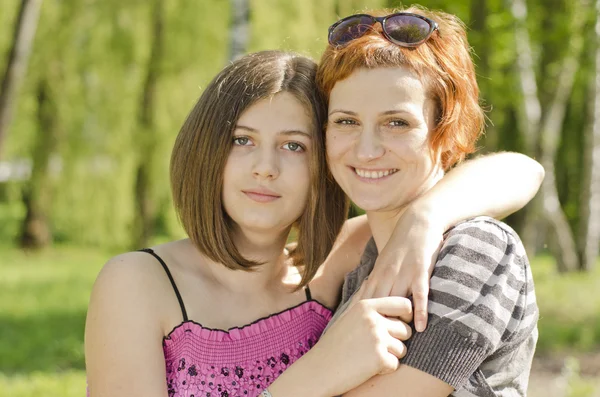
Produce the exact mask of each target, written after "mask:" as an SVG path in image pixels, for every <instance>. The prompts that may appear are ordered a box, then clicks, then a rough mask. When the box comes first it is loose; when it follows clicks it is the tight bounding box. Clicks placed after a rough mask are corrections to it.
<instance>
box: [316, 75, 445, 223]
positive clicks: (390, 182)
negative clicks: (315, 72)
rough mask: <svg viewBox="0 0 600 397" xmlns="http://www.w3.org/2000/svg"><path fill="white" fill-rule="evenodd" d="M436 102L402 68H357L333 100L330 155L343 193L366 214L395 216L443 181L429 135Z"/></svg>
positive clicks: (336, 88)
mask: <svg viewBox="0 0 600 397" xmlns="http://www.w3.org/2000/svg"><path fill="white" fill-rule="evenodd" d="M435 114H436V108H435V102H434V100H433V99H431V98H429V97H428V95H427V90H426V87H425V86H424V84H423V82H422V81H421V80H420V79H419V78H418V76H417V75H416V74H414V73H413V72H412V71H410V70H409V69H406V68H403V67H395V68H376V69H358V70H356V71H355V72H354V73H352V74H351V75H350V76H349V77H348V78H346V79H344V80H340V81H338V82H337V83H336V84H335V86H334V87H333V90H332V91H331V94H330V97H329V120H328V123H327V156H328V159H329V165H330V168H331V172H332V173H333V176H334V177H335V179H336V181H337V182H338V183H339V184H340V186H341V187H342V189H343V190H344V191H345V192H346V194H347V195H348V196H349V197H350V199H351V200H352V201H353V202H354V203H356V205H358V206H359V207H361V208H363V209H364V210H366V211H376V212H385V211H394V210H397V209H400V208H401V207H403V206H404V205H406V204H408V203H409V202H411V201H412V200H414V199H415V198H416V197H418V196H419V195H420V194H422V193H424V192H425V191H427V190H428V189H430V188H431V187H432V186H433V185H434V184H435V183H436V182H437V181H438V180H439V178H440V177H441V169H440V162H439V159H434V158H432V154H431V150H430V147H429V139H428V137H429V132H430V131H432V130H433V128H434V126H435Z"/></svg>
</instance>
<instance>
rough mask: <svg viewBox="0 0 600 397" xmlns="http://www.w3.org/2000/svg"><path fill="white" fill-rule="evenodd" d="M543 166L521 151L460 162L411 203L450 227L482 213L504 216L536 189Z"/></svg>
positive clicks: (542, 176)
mask: <svg viewBox="0 0 600 397" xmlns="http://www.w3.org/2000/svg"><path fill="white" fill-rule="evenodd" d="M543 178H544V169H543V168H542V166H541V165H540V164H539V163H538V162H536V161H535V160H533V159H531V158H529V157H527V156H525V155H522V154H519V153H510V152H503V153H494V154H491V155H487V156H483V157H479V158H476V159H473V160H470V161H466V162H464V163H463V164H461V165H459V166H457V167H456V168H454V169H453V170H451V171H450V172H448V173H447V174H446V175H445V176H444V178H442V179H441V180H440V181H439V182H438V183H437V184H436V185H435V186H434V187H433V188H432V189H430V190H429V191H428V192H426V193H425V194H424V195H423V196H421V197H419V198H418V199H417V200H415V201H414V202H413V204H412V205H411V207H412V210H413V211H417V212H421V213H425V214H428V215H429V216H431V215H433V216H434V218H436V219H438V222H439V223H441V226H443V227H444V228H448V227H450V226H452V225H454V224H456V223H458V222H460V221H463V220H465V219H468V218H472V217H475V216H479V215H487V216H490V217H493V218H498V219H499V218H503V217H505V216H507V215H510V214H511V213H513V212H515V211H517V210H519V209H521V208H523V207H524V206H525V204H527V203H528V202H529V201H530V200H531V199H532V198H533V197H534V196H535V194H536V193H537V191H538V189H539V187H540V185H541V183H542V180H543ZM430 219H431V218H430Z"/></svg>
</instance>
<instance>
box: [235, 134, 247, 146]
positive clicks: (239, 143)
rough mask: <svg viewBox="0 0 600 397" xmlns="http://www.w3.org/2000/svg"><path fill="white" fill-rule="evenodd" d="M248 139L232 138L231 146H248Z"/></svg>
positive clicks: (242, 137) (244, 137) (241, 137)
mask: <svg viewBox="0 0 600 397" xmlns="http://www.w3.org/2000/svg"><path fill="white" fill-rule="evenodd" d="M249 143H250V139H249V138H248V137H247V136H234V137H233V144H234V145H236V146H248V144H249Z"/></svg>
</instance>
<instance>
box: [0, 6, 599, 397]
mask: <svg viewBox="0 0 600 397" xmlns="http://www.w3.org/2000/svg"><path fill="white" fill-rule="evenodd" d="M420 4H422V5H423V6H426V7H428V8H431V9H442V10H445V11H447V12H450V13H454V14H456V15H458V16H459V17H460V18H461V19H462V20H463V21H464V22H465V23H466V25H467V27H468V34H469V40H470V43H471V44H472V46H473V49H474V61H475V63H476V65H477V73H478V79H479V84H480V87H481V90H482V103H483V105H484V106H485V108H486V109H487V111H488V113H487V115H488V118H489V120H488V126H487V133H486V135H485V136H484V137H483V138H482V140H481V141H480V144H479V146H480V150H479V151H478V153H486V152H490V151H498V150H511V151H519V152H523V153H526V154H528V155H530V156H532V157H534V158H536V159H538V161H540V162H541V163H542V164H543V165H544V167H545V169H546V179H545V181H544V185H543V187H542V189H541V191H540V193H539V194H538V196H537V198H536V199H535V200H534V201H533V202H532V203H530V204H529V205H528V206H527V208H526V209H525V210H523V211H520V212H519V213H517V214H515V215H513V216H511V217H509V218H508V220H507V222H508V223H509V224H510V225H512V226H513V227H514V228H515V229H516V230H517V231H518V232H519V233H520V235H521V237H522V238H523V241H524V243H525V244H526V247H527V249H528V252H529V255H530V258H531V262H532V268H533V272H534V275H535V282H536V291H537V297H538V302H539V306H540V308H541V318H540V322H539V329H540V339H539V343H538V349H537V353H536V360H535V363H534V371H533V374H532V380H531V387H530V395H532V396H561V397H562V396H600V293H599V291H600V266H599V265H598V259H597V258H598V250H599V247H598V245H599V242H600V229H599V228H600V212H599V211H600V209H599V208H598V207H599V206H600V62H597V61H596V59H599V57H600V47H599V43H600V29H595V26H596V23H597V20H598V15H599V14H600V11H599V10H600V1H599V3H598V4H596V3H595V1H592V0H587V1H586V0H422V2H421V3H420ZM399 5H400V3H399V2H397V1H390V0H302V1H300V0H250V1H248V0H125V1H124V0H45V1H42V0H0V78H2V90H1V91H0V397H8V396H10V397H25V396H47V397H58V396H60V397H69V396H81V395H83V394H84V393H85V365H84V355H83V329H84V322H85V313H86V306H87V302H88V299H89V293H90V289H91V285H92V283H93V281H94V279H95V276H96V275H97V273H98V271H99V269H100V268H101V266H102V264H103V263H104V262H105V261H106V260H107V259H108V258H109V257H111V256H113V255H115V254H117V253H119V252H122V251H124V250H129V249H133V248H139V247H144V246H147V245H149V244H154V243H157V242H160V241H165V240H168V239H172V238H178V237H181V236H182V230H181V228H180V226H179V224H178V222H177V219H176V217H175V214H174V212H173V210H172V208H171V201H170V193H169V181H168V162H169V153H170V150H171V146H172V144H173V141H174V138H175V136H176V134H177V132H178V129H179V127H180V125H181V124H182V122H183V120H184V118H185V116H186V114H187V112H188V111H189V110H190V109H191V107H192V105H193V104H194V102H195V100H196V99H197V98H198V96H199V95H200V94H201V92H202V89H203V87H205V86H206V84H207V83H208V81H209V80H210V78H211V77H212V76H214V75H215V74H216V73H217V72H218V71H219V70H220V69H221V68H222V67H223V66H224V65H225V64H226V63H227V62H228V61H229V60H230V59H233V58H235V57H236V56H239V55H240V54H242V53H245V52H251V51H257V50H264V49H275V48H280V49H286V50H294V51H297V52H300V53H302V54H305V55H309V56H312V57H314V58H315V59H318V57H319V54H320V52H321V51H322V50H323V49H324V47H325V44H326V40H327V34H326V33H327V27H328V26H329V25H330V24H331V23H333V22H334V21H336V20H337V18H338V17H339V16H346V15H349V14H351V13H353V12H355V11H363V10H365V9H367V8H379V7H382V6H387V7H390V6H392V7H394V6H399ZM405 5H410V3H405ZM28 37H31V40H28ZM16 39H18V40H17V41H18V44H17V45H16V46H15V40H16ZM16 49H18V50H16ZM140 365H141V366H140V370H143V363H140Z"/></svg>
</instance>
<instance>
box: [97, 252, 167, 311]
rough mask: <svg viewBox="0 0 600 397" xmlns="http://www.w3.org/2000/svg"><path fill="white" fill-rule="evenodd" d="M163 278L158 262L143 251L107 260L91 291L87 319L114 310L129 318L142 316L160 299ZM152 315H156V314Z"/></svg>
mask: <svg viewBox="0 0 600 397" xmlns="http://www.w3.org/2000/svg"><path fill="white" fill-rule="evenodd" d="M165 278H166V276H165V273H164V270H163V269H162V268H161V266H160V264H159V263H158V261H157V260H156V259H155V258H153V257H152V256H151V255H149V254H147V253H145V252H128V253H124V254H121V255H117V256H115V257H113V258H111V259H110V260H108V262H106V264H105V265H104V266H103V267H102V270H100V273H99V274H98V277H97V278H96V281H95V283H94V286H93V288H92V294H91V296H90V306H89V309H88V317H89V315H94V314H99V315H100V314H103V313H104V311H115V310H116V311H121V310H129V311H130V312H129V313H128V316H130V318H135V317H136V316H137V315H138V314H139V315H142V312H144V311H145V310H146V309H147V308H152V307H153V306H155V305H156V303H157V302H158V301H159V300H160V292H161V290H163V289H164V284H165V280H164V279H165ZM97 312H98V313H97ZM152 312H153V313H155V315H156V316H157V314H158V313H157V311H152ZM156 320H157V321H159V318H158V317H157V318H156Z"/></svg>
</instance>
